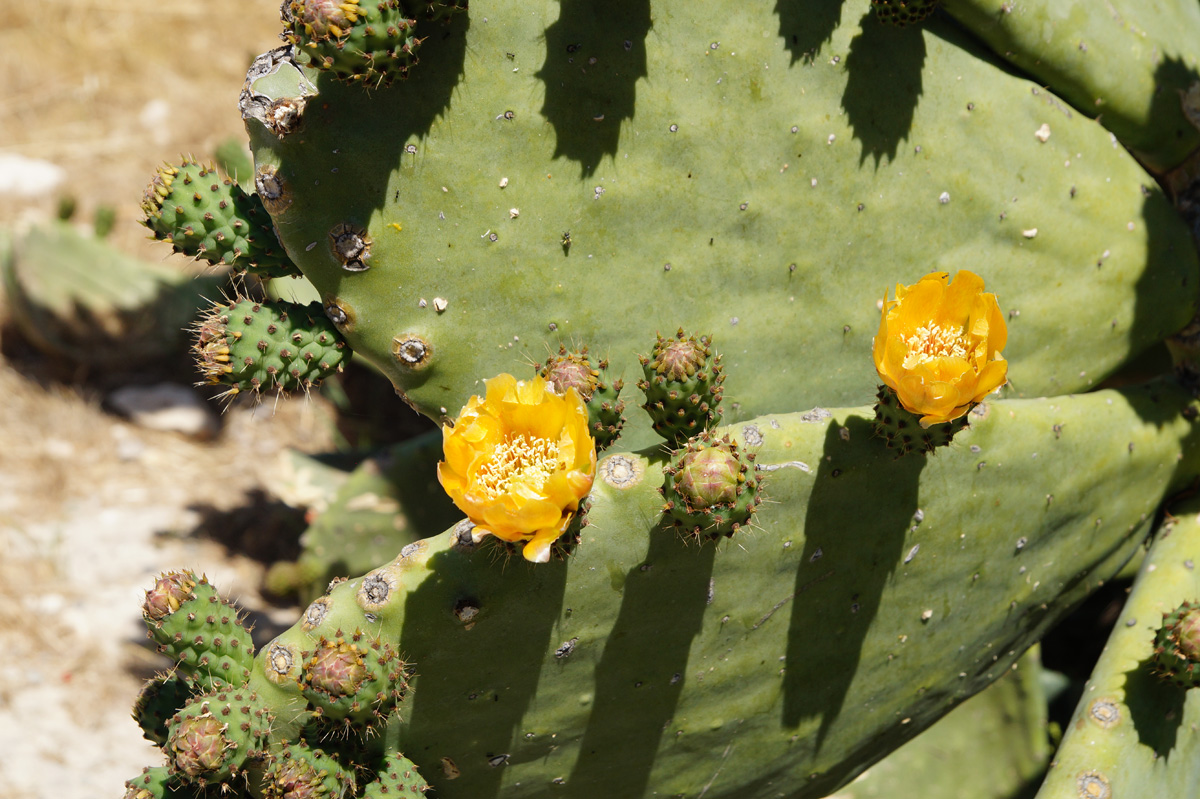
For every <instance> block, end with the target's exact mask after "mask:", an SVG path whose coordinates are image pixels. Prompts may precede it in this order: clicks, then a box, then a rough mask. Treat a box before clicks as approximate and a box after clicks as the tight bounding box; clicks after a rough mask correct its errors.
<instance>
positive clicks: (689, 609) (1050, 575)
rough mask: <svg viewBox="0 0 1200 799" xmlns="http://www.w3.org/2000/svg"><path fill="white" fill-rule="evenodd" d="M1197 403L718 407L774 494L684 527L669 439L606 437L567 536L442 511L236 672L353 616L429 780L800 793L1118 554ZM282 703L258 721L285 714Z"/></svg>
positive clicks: (964, 687)
mask: <svg viewBox="0 0 1200 799" xmlns="http://www.w3.org/2000/svg"><path fill="white" fill-rule="evenodd" d="M1191 402H1192V400H1191V398H1190V395H1188V393H1187V392H1185V391H1183V390H1182V389H1179V388H1178V387H1172V386H1170V385H1166V384H1164V385H1157V386H1150V387H1139V388H1131V389H1128V390H1124V391H1120V392H1117V391H1106V392H1100V393H1096V394H1090V395H1085V396H1078V397H1073V398H1056V399H1053V400H999V401H994V402H992V401H989V402H987V403H985V404H984V409H985V412H984V413H983V415H981V416H979V417H978V418H977V420H976V421H975V422H974V423H973V424H972V426H971V427H970V428H968V429H967V430H964V431H963V432H962V433H961V434H960V436H961V441H960V442H957V441H956V444H959V443H960V444H961V446H958V445H956V446H954V447H950V448H947V449H946V450H944V451H943V452H942V453H940V454H939V456H938V457H937V458H934V459H921V458H903V459H899V460H896V459H895V458H894V457H893V455H892V453H891V452H890V451H889V450H888V449H887V448H886V447H885V446H884V445H883V442H881V441H880V440H879V439H878V438H876V437H875V436H874V435H873V432H872V416H873V413H872V411H871V409H870V408H869V407H862V408H855V409H837V410H832V411H814V412H810V413H807V414H779V415H772V416H768V417H763V418H759V419H755V420H753V421H749V422H746V423H739V424H737V425H734V426H731V427H725V428H719V429H718V431H717V433H718V434H719V435H721V436H724V435H726V434H728V435H729V436H730V437H731V438H733V439H736V440H737V441H738V442H739V444H740V445H742V446H744V447H745V448H746V449H747V451H752V452H754V453H755V456H756V458H755V466H756V468H757V470H758V471H759V472H760V473H766V474H768V475H769V478H770V481H769V485H770V499H769V501H768V502H765V503H763V505H762V507H761V508H760V509H759V511H758V512H757V513H756V514H755V518H754V525H753V527H752V529H750V530H746V531H744V532H742V533H738V534H737V535H735V536H734V537H733V538H731V539H728V541H727V542H718V543H717V544H715V545H714V544H705V545H704V546H700V547H697V546H695V544H694V543H693V544H689V543H688V542H686V541H683V540H681V539H680V538H679V537H678V536H677V535H676V534H674V533H672V532H670V531H667V530H663V529H661V527H660V526H659V525H660V520H661V509H662V503H663V500H662V496H661V495H660V494H659V492H658V487H659V486H660V485H661V480H662V477H661V475H662V469H663V466H664V464H665V461H663V460H661V459H655V460H648V459H647V458H646V457H645V456H644V455H640V454H634V453H627V452H616V453H612V454H608V455H606V457H604V458H603V459H602V460H601V462H600V465H599V468H598V476H597V480H596V485H595V487H594V489H593V492H592V502H591V506H590V508H589V510H588V522H589V523H588V524H587V525H586V526H584V527H583V528H582V530H581V540H580V542H579V544H578V545H577V546H576V547H575V549H574V551H573V553H572V554H571V555H570V556H569V557H568V558H566V559H565V560H554V559H552V560H551V561H550V562H549V563H545V564H526V563H524V562H523V561H522V560H521V559H520V558H512V559H511V560H508V561H507V562H497V558H496V555H497V550H492V551H481V547H477V546H475V545H473V544H472V543H471V535H470V525H469V524H463V525H458V526H457V527H456V528H454V529H452V530H450V531H448V532H446V533H444V534H442V535H439V536H436V537H434V538H431V539H426V540H424V541H420V542H416V543H414V544H411V545H409V546H407V547H405V548H404V550H403V551H402V552H401V555H400V557H399V558H397V559H396V560H395V561H394V562H393V563H391V564H389V565H386V566H383V567H380V568H379V569H376V570H375V571H373V572H371V573H370V574H368V575H367V576H366V577H362V578H356V579H352V580H349V581H347V582H344V583H341V584H339V585H336V586H334V587H332V589H331V590H330V593H329V594H328V595H327V596H326V597H323V598H321V599H318V600H317V601H316V602H314V603H313V606H311V607H310V609H309V611H308V612H306V613H305V620H304V622H303V623H301V624H298V625H296V626H295V627H293V628H292V629H291V630H289V631H287V632H285V633H283V634H281V635H280V636H279V637H277V638H276V639H275V640H274V641H272V642H271V643H269V644H268V645H267V646H266V647H265V648H264V653H263V655H262V656H261V657H260V659H259V661H258V663H257V667H256V670H255V673H254V676H253V677H252V678H251V685H257V686H264V685H265V686H268V687H270V688H271V690H272V691H273V692H274V693H275V695H277V696H282V695H288V696H295V695H298V692H299V687H298V685H297V683H296V678H297V676H298V675H299V674H300V673H301V670H302V663H303V661H304V657H303V656H302V653H304V652H307V651H311V650H312V649H313V647H314V645H315V644H316V643H317V642H319V641H320V640H321V639H322V638H323V637H324V638H329V637H330V636H333V635H334V634H335V632H336V631H337V630H339V629H340V630H352V629H354V628H355V627H362V628H365V626H366V625H367V624H371V625H374V628H375V629H381V630H384V631H386V637H387V640H388V642H389V643H391V645H392V646H393V647H394V648H395V650H396V651H397V652H399V653H401V654H402V655H403V657H404V659H405V661H406V662H410V663H412V664H414V671H415V677H414V678H413V679H412V681H411V683H410V686H409V691H408V693H407V694H406V697H405V699H404V700H403V701H402V702H401V703H400V705H399V707H398V710H397V713H396V714H395V715H394V716H393V719H392V722H391V724H390V726H389V729H388V731H387V732H386V733H385V734H384V735H383V739H384V740H385V741H386V742H387V746H388V748H389V749H390V750H394V751H401V752H403V753H404V754H405V755H406V756H407V757H409V758H411V759H412V761H413V762H414V763H415V764H416V765H417V767H418V768H419V769H420V771H421V774H422V776H424V777H425V779H427V780H429V781H430V782H431V783H433V784H434V786H435V788H436V790H437V791H438V795H439V796H441V797H444V799H455V798H456V797H468V798H470V799H474V797H479V796H494V795H499V794H501V793H502V794H503V795H504V796H532V795H538V793H539V792H541V791H546V790H551V788H550V786H551V785H553V784H556V783H560V784H561V783H565V784H566V786H568V787H567V788H565V789H564V790H566V791H568V795H571V793H570V792H574V794H576V795H579V796H591V795H602V796H621V797H640V796H643V795H646V796H648V795H651V794H652V793H654V792H657V794H658V795H669V796H673V795H676V794H683V795H689V796H690V795H695V794H696V793H698V792H699V791H701V790H702V789H703V788H704V786H705V785H706V784H708V785H710V786H711V788H710V793H709V795H711V796H716V797H730V798H732V797H738V799H754V798H755V797H769V796H776V795H778V794H779V793H784V794H785V795H787V796H793V797H797V798H798V799H804V798H805V797H813V798H814V799H815V797H819V796H824V795H826V794H827V793H829V792H830V791H833V790H835V789H836V788H837V787H838V786H839V785H842V784H844V783H845V782H847V781H849V780H850V779H852V778H853V777H854V776H855V775H856V774H857V773H859V772H860V771H861V770H863V769H864V768H866V767H867V766H869V765H870V763H871V762H873V761H874V760H876V759H878V758H880V757H883V756H884V755H885V754H886V753H887V752H888V751H890V750H891V749H893V748H895V747H896V746H898V745H899V744H900V743H901V742H903V741H905V740H908V738H910V737H911V736H913V735H915V734H916V733H917V732H919V731H920V730H921V729H923V728H925V727H927V726H928V725H930V724H931V723H933V721H934V720H936V719H937V718H938V717H940V716H941V715H943V714H944V713H946V712H947V711H948V710H949V709H950V708H952V707H953V706H954V705H956V704H957V703H958V702H959V701H961V700H963V699H965V698H966V697H968V696H970V695H972V694H974V693H976V692H977V691H979V690H981V689H982V688H983V687H984V686H986V685H987V684H989V683H990V682H991V681H993V680H994V679H996V678H997V677H999V676H1000V675H1001V674H1003V673H1005V672H1006V671H1007V670H1008V669H1009V667H1010V666H1011V664H1012V663H1013V662H1014V661H1015V660H1016V658H1017V657H1018V656H1019V655H1020V653H1021V652H1022V651H1023V650H1024V649H1025V648H1026V647H1027V646H1028V645H1030V644H1031V643H1033V642H1034V641H1036V640H1037V639H1038V638H1039V637H1040V636H1041V635H1042V634H1043V633H1044V631H1045V630H1046V629H1048V628H1049V627H1051V626H1052V625H1053V624H1055V623H1056V622H1057V621H1058V620H1059V619H1061V618H1062V617H1063V615H1064V614H1065V613H1066V612H1067V611H1068V610H1069V609H1070V607H1071V606H1072V605H1074V604H1075V603H1077V602H1078V601H1080V600H1081V599H1082V598H1083V597H1084V596H1086V595H1087V593H1088V592H1090V591H1091V590H1092V589H1093V588H1094V587H1095V586H1096V585H1097V584H1098V583H1100V582H1103V581H1105V580H1107V579H1109V578H1110V577H1111V576H1112V575H1113V574H1115V573H1116V572H1117V570H1118V569H1119V568H1120V567H1121V566H1122V565H1123V564H1124V563H1125V561H1126V560H1127V559H1128V558H1129V557H1130V555H1131V554H1132V553H1133V552H1134V551H1136V550H1137V548H1138V547H1139V546H1140V545H1141V542H1142V539H1143V538H1144V536H1145V534H1146V533H1147V532H1148V530H1149V526H1150V523H1151V522H1150V519H1151V517H1152V515H1153V512H1154V508H1155V507H1156V505H1157V504H1158V502H1159V500H1160V498H1161V497H1162V496H1163V495H1164V494H1165V493H1166V492H1168V491H1170V490H1174V489H1176V488H1178V487H1179V486H1181V485H1185V484H1186V483H1187V482H1188V481H1189V480H1190V479H1192V476H1194V475H1195V474H1197V473H1200V454H1198V453H1197V452H1196V451H1195V450H1194V447H1193V445H1192V444H1191V443H1190V440H1189V436H1190V434H1191V427H1190V424H1189V423H1188V422H1186V421H1185V420H1182V419H1180V418H1179V414H1180V412H1181V411H1183V410H1184V409H1185V408H1188V407H1190V404H1191ZM1097 427H1098V428H1100V429H1104V430H1123V431H1128V438H1126V437H1124V436H1123V437H1121V438H1120V439H1119V440H1117V439H1114V438H1113V437H1111V436H1092V435H1088V434H1087V430H1088V429H1094V428H1097ZM1130 443H1133V444H1134V445H1135V446H1134V447H1132V448H1131V447H1129V444H1130ZM1033 453H1037V457H1036V458H1035V457H1033ZM659 457H661V456H659ZM1181 458H1182V460H1181ZM1014 483H1015V484H1020V485H1051V484H1052V485H1054V486H1055V491H1056V495H1055V496H1047V495H1044V494H1042V493H1040V492H1033V491H1012V490H1011V486H1012V485H1013V484H1014ZM997 520H1002V522H1001V521H997ZM484 546H487V547H488V548H489V549H490V548H491V545H484ZM538 664H540V665H538ZM276 717H277V721H276V727H275V730H274V732H275V734H276V735H277V736H278V737H280V738H283V739H286V738H288V737H290V736H292V735H294V734H295V733H296V731H297V729H298V724H299V720H294V719H293V717H288V716H287V715H286V714H283V713H278V714H276ZM468 720H469V721H468ZM714 762H716V763H720V764H721V768H720V769H719V770H717V769H715V768H714V766H713V763H714ZM501 766H503V768H501ZM714 773H715V776H714ZM501 789H503V791H501Z"/></svg>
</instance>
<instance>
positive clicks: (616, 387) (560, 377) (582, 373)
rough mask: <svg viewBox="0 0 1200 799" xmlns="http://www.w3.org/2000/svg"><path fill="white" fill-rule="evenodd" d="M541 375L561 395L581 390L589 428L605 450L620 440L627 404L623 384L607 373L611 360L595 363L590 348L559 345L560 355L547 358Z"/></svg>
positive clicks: (580, 394) (599, 446) (540, 371)
mask: <svg viewBox="0 0 1200 799" xmlns="http://www.w3.org/2000/svg"><path fill="white" fill-rule="evenodd" d="M538 374H539V375H540V376H541V377H543V378H545V379H546V381H547V382H548V383H550V384H551V385H552V386H554V390H555V391H556V392H558V393H559V394H563V393H565V392H566V390H567V389H568V388H573V389H575V390H576V391H578V392H579V396H580V397H581V398H582V399H583V402H584V405H585V406H586V407H587V412H588V430H589V432H591V434H592V438H593V439H594V440H595V442H596V450H597V451H599V450H602V449H604V448H605V447H607V446H608V445H610V444H612V443H613V442H614V441H616V440H617V437H618V436H620V435H621V428H622V427H624V426H625V415H624V410H625V403H624V402H623V401H622V400H621V399H620V394H621V389H622V388H624V383H623V382H622V381H620V380H612V379H611V378H610V377H609V376H608V361H607V360H601V361H599V362H597V363H596V364H594V365H593V363H592V360H591V358H590V357H589V356H588V350H587V347H583V348H582V349H579V350H572V351H568V350H567V348H566V347H561V346H560V347H559V348H558V354H557V355H552V356H550V357H549V358H547V359H546V363H545V364H544V365H543V366H541V367H540V368H539V369H538Z"/></svg>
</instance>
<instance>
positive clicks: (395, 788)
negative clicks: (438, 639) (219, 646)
mask: <svg viewBox="0 0 1200 799" xmlns="http://www.w3.org/2000/svg"><path fill="white" fill-rule="evenodd" d="M215 596H216V595H215V592H214V591H213V590H212V586H211V585H209V584H208V582H207V581H206V580H205V579H204V578H203V577H199V576H197V575H195V574H193V573H192V572H184V571H180V572H172V573H169V574H166V575H163V576H162V577H160V578H159V579H158V580H157V581H156V582H155V585H154V587H153V588H151V589H150V590H149V591H147V594H146V601H145V604H144V606H143V613H144V615H145V617H146V619H147V623H148V625H150V626H151V628H152V629H154V630H156V631H159V628H158V625H159V624H163V625H166V626H169V625H170V623H171V620H172V619H178V618H181V617H182V618H188V617H191V616H193V615H194V614H192V613H190V612H189V608H192V607H193V606H194V605H196V604H197V603H198V602H199V603H204V604H205V605H211V604H213V603H212V602H211V601H210V597H215ZM217 604H219V605H221V606H222V607H228V605H227V603H225V602H224V601H223V600H220V599H219V598H218V599H217ZM232 618H235V619H236V613H233V614H232ZM191 621H192V622H197V621H199V617H198V616H197V617H196V618H192V619H191ZM160 634H161V633H160ZM171 638H172V639H174V638H175V636H171ZM165 651H166V653H167V654H171V655H172V656H175V657H177V659H178V658H179V657H186V654H181V653H180V652H177V651H176V650H175V649H173V648H170V647H168V648H167V649H166V650H165ZM242 651H249V647H248V646H246V647H244V648H243V649H242ZM298 655H299V659H298V662H300V668H299V669H298V670H297V674H296V676H295V677H292V678H289V679H291V685H292V688H293V693H294V695H295V698H296V699H300V698H301V696H303V698H304V699H305V700H306V701H305V707H306V711H305V712H307V714H308V715H309V717H310V720H309V722H308V723H307V724H305V725H303V726H302V727H301V729H300V730H299V732H298V733H297V734H296V735H295V736H294V737H293V736H289V737H284V736H280V735H279V732H278V730H279V729H280V727H279V726H278V725H276V724H275V714H276V712H277V711H276V709H275V708H273V707H272V706H271V705H270V704H269V703H268V701H267V700H266V699H264V698H263V697H262V696H260V695H259V694H257V693H256V692H255V691H254V690H253V689H252V688H251V687H250V684H249V681H248V679H247V677H246V676H245V675H243V677H242V680H241V682H240V683H239V684H237V685H230V684H220V685H218V686H217V687H216V688H215V689H212V690H206V689H205V688H204V687H203V686H204V685H205V683H203V682H202V681H198V680H192V679H188V678H185V677H184V676H183V674H182V673H183V670H184V664H183V663H182V662H177V664H176V670H175V671H173V672H171V673H169V674H167V675H163V676H161V677H159V678H157V679H156V680H155V681H152V683H151V684H150V686H148V688H147V690H146V691H143V696H142V698H141V699H140V700H139V710H138V711H136V712H135V714H134V715H135V718H137V719H138V720H139V723H141V724H142V726H143V730H144V731H145V733H146V736H147V738H149V739H150V740H152V741H154V742H155V743H157V744H158V745H159V746H160V747H161V748H162V749H163V751H164V752H165V753H166V756H167V761H168V762H167V765H166V766H161V767H155V768H148V769H145V770H144V771H143V773H142V774H141V775H139V776H138V777H135V778H134V779H132V780H129V781H128V782H127V783H126V799H158V798H159V797H170V799H174V798H175V797H182V796H187V797H192V798H193V799H194V798H195V797H216V796H220V797H222V799H237V797H242V796H250V795H251V794H252V793H253V794H254V795H262V796H265V797H268V799H326V798H327V799H343V797H350V796H359V795H362V796H371V797H377V798H378V799H385V798H386V797H391V796H397V797H403V796H417V795H420V794H423V793H424V792H425V790H427V788H428V786H427V785H426V783H425V781H424V780H423V779H421V777H420V775H419V774H418V773H417V770H416V768H415V766H414V765H413V764H412V763H411V762H410V761H408V760H407V759H405V758H404V757H403V755H402V754H401V753H399V752H395V751H390V752H385V753H383V754H381V755H378V757H379V758H380V759H379V760H378V761H377V762H376V763H372V762H371V761H370V760H366V761H364V760H362V759H361V758H362V757H363V751H364V750H363V748H362V747H361V746H359V745H351V744H350V741H351V740H353V739H352V738H351V736H352V735H353V736H355V737H356V739H357V741H358V742H359V743H361V742H362V741H365V740H366V739H367V737H368V736H369V735H371V734H374V733H375V732H377V731H378V730H379V729H381V728H382V726H383V725H385V724H386V723H387V720H388V718H389V716H390V715H391V713H392V712H393V711H394V710H395V708H396V706H397V704H398V703H399V702H400V701H401V700H402V699H403V697H404V695H405V692H406V691H407V685H408V683H407V681H408V678H409V675H410V668H409V666H408V664H406V663H404V662H403V661H402V660H401V658H400V657H399V655H398V654H397V653H396V652H395V650H394V649H393V648H392V647H391V646H390V645H389V644H387V643H385V642H383V641H381V640H379V638H378V637H374V636H371V635H367V634H364V633H362V632H360V631H358V630H355V631H354V633H353V634H351V635H344V634H343V633H342V631H341V630H338V631H337V632H336V633H334V634H333V635H332V637H329V638H326V637H321V638H319V639H318V640H317V641H316V646H315V647H314V649H313V650H311V651H306V652H301V653H298ZM279 684H282V683H279ZM151 705H154V706H155V707H154V709H150V706H151ZM296 711H297V708H295V707H291V706H289V708H288V710H287V714H288V716H292V715H293V714H294V713H295V712H296ZM284 728H287V725H284ZM317 741H320V742H321V743H319V744H318V743H316V742H317ZM260 776H261V781H259V782H255V780H257V779H258V777H260ZM252 783H254V784H253V785H252Z"/></svg>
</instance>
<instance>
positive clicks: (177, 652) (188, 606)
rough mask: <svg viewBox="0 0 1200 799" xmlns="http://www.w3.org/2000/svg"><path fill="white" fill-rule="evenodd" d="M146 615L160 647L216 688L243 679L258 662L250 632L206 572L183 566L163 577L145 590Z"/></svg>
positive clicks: (189, 670)
mask: <svg viewBox="0 0 1200 799" xmlns="http://www.w3.org/2000/svg"><path fill="white" fill-rule="evenodd" d="M142 617H143V618H144V619H145V621H146V628H147V633H146V634H147V636H148V637H149V638H150V639H151V640H153V641H154V642H155V643H156V644H158V651H159V652H162V653H163V654H164V655H167V656H168V657H170V658H172V659H174V660H175V662H176V665H177V667H178V668H180V669H182V670H183V671H184V672H186V673H187V674H189V675H198V676H199V677H201V678H202V680H209V683H208V685H210V686H211V687H214V688H216V687H220V684H230V685H240V684H241V683H242V682H244V681H245V679H246V675H247V674H248V670H249V668H250V666H251V665H252V663H253V662H254V645H253V643H251V640H250V632H249V630H247V629H246V628H245V626H244V625H243V624H242V622H241V619H240V618H238V612H237V610H236V609H235V608H234V607H233V606H231V605H230V604H229V603H227V602H225V601H224V600H222V599H221V597H220V596H219V595H218V594H217V591H216V589H215V588H213V586H212V584H211V583H209V582H208V580H207V579H206V578H204V577H203V576H197V575H196V574H195V573H194V572H187V571H181V572H170V573H167V574H164V575H162V576H161V577H159V578H158V580H156V581H155V583H154V587H153V588H151V589H150V590H149V591H147V592H146V600H145V602H144V603H143V605H142ZM213 680H215V681H216V682H212V681H213Z"/></svg>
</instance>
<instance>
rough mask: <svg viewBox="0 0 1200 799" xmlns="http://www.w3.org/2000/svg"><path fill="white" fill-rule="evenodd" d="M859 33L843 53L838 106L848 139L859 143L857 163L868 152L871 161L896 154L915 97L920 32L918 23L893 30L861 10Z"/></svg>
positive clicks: (905, 133) (906, 130)
mask: <svg viewBox="0 0 1200 799" xmlns="http://www.w3.org/2000/svg"><path fill="white" fill-rule="evenodd" d="M860 25H861V26H862V33H860V34H859V35H858V36H855V37H854V39H853V40H852V41H851V42H850V52H849V54H848V55H847V56H846V73H847V79H846V91H845V94H843V95H842V108H843V109H844V110H845V111H846V117H847V119H848V120H849V121H850V126H851V127H852V128H854V138H856V139H858V140H859V141H860V142H861V143H862V155H861V156H859V159H858V162H859V164H860V165H862V164H863V163H865V162H866V160H867V157H868V156H872V157H874V159H875V166H876V167H878V166H879V162H880V160H881V159H882V158H883V157H884V156H885V155H886V156H887V158H888V161H889V162H890V161H894V160H895V159H896V149H897V148H898V147H899V145H900V140H901V139H905V138H907V137H908V134H909V131H910V130H911V129H912V123H913V115H914V113H915V112H916V109H917V103H918V102H919V101H920V98H921V68H922V67H923V66H924V65H925V35H924V31H923V30H921V29H919V28H903V29H897V28H894V27H891V26H889V25H886V24H884V23H882V22H880V21H879V20H878V19H876V18H875V13H874V12H873V11H867V13H866V15H865V16H863V18H862V21H861V23H860Z"/></svg>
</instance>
